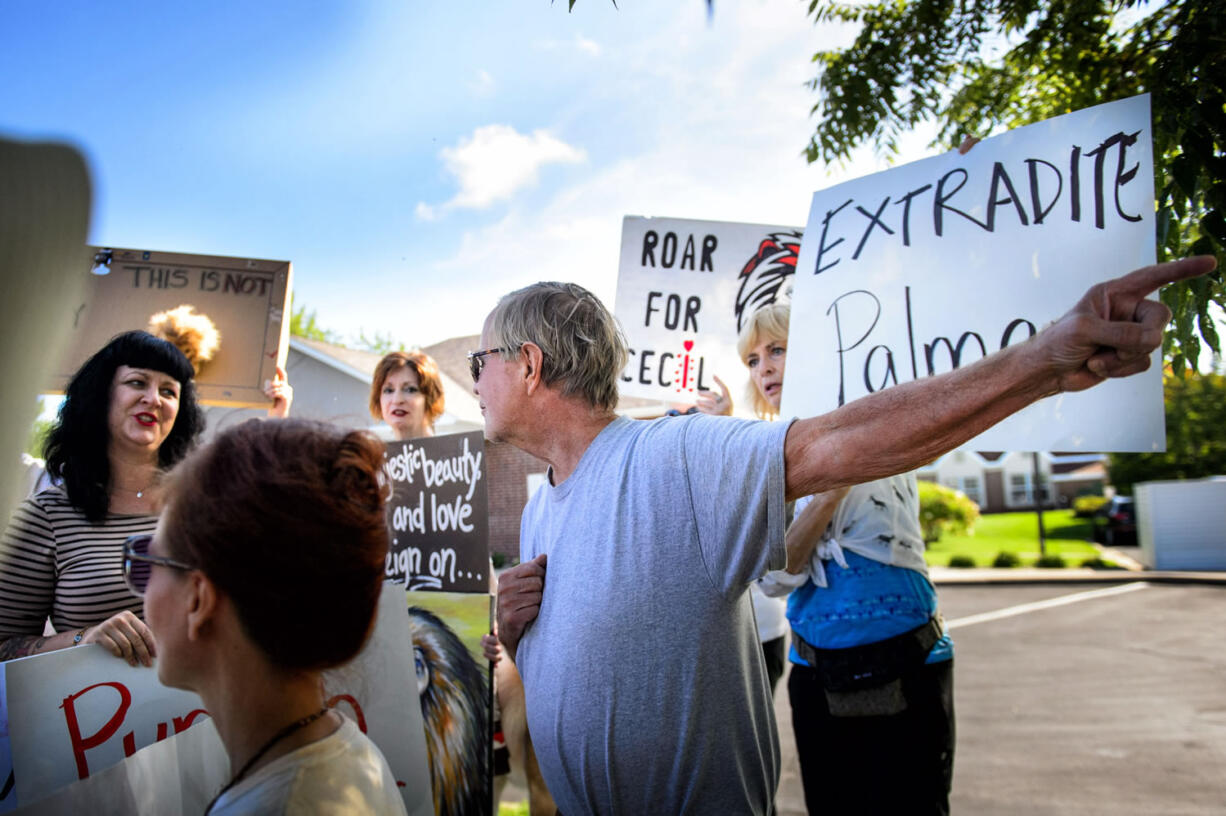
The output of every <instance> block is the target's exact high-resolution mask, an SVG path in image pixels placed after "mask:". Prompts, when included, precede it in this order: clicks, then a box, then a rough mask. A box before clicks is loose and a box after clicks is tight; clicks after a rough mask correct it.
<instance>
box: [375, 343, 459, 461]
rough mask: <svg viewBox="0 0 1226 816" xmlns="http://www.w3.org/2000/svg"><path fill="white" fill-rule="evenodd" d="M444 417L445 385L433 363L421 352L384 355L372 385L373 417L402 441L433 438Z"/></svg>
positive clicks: (376, 369) (398, 352) (431, 359)
mask: <svg viewBox="0 0 1226 816" xmlns="http://www.w3.org/2000/svg"><path fill="white" fill-rule="evenodd" d="M442 414H443V381H442V378H441V377H440V376H439V373H438V364H437V363H435V362H434V359H433V358H432V357H431V356H430V355H428V354H424V353H423V352H420V351H393V352H391V353H390V354H387V355H384V357H383V359H382V360H380V361H379V364H378V365H377V366H375V376H374V378H373V379H372V380H371V383H370V415H371V416H372V417H374V418H375V419H381V420H383V421H384V422H385V423H387V426H388V427H389V428H391V429H392V435H393V436H394V437H395V438H396V439H398V440H401V439H416V438H417V437H421V436H433V435H434V421H435V420H436V419H438V418H439V417H440V416H442Z"/></svg>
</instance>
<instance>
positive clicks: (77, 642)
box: [72, 626, 89, 646]
mask: <svg viewBox="0 0 1226 816" xmlns="http://www.w3.org/2000/svg"><path fill="white" fill-rule="evenodd" d="M88 628H89V627H88V626H86V627H85V629H88ZM85 629H82V630H81V631H80V632H77V633H76V634H75V635H73V638H72V645H73V646H79V645H80V644H81V638H83V637H85Z"/></svg>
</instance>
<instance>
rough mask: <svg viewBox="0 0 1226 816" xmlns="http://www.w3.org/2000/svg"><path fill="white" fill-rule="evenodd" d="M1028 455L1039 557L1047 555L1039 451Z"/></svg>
mask: <svg viewBox="0 0 1226 816" xmlns="http://www.w3.org/2000/svg"><path fill="white" fill-rule="evenodd" d="M1030 456H1031V464H1032V465H1033V468H1034V476H1033V477H1032V478H1031V486H1030V489H1031V490H1032V491H1034V512H1035V514H1036V515H1037V516H1038V517H1039V557H1040V558H1043V557H1045V556H1046V555H1047V531H1046V530H1045V529H1044V528H1043V489H1042V482H1041V481H1040V480H1039V452H1038V451H1033V452H1031V454H1030Z"/></svg>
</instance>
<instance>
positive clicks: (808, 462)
mask: <svg viewBox="0 0 1226 816" xmlns="http://www.w3.org/2000/svg"><path fill="white" fill-rule="evenodd" d="M1214 266H1216V261H1215V260H1214V259H1213V258H1212V257H1209V256H1200V257H1194V258H1185V259H1184V260H1181V261H1172V262H1170V263H1164V264H1157V265H1154V266H1147V267H1143V268H1141V269H1138V270H1136V271H1134V272H1131V273H1129V274H1127V275H1124V276H1123V277H1120V278H1116V279H1114V280H1110V281H1106V282H1104V283H1100V284H1095V285H1094V286H1092V287H1091V288H1090V289H1089V291H1088V292H1086V294H1085V295H1084V296H1083V297H1082V298H1081V299H1080V300H1079V301H1078V302H1077V305H1076V306H1074V307H1073V309H1072V310H1071V311H1069V312H1068V314H1066V315H1065V316H1064V317H1062V318H1061V319H1060V320H1058V321H1056V323H1054V324H1053V325H1051V326H1050V327H1048V328H1047V329H1046V330H1044V331H1043V332H1041V333H1040V334H1039V335H1038V336H1037V337H1035V338H1034V339H1033V340H1032V341H1030V342H1027V343H1025V344H1022V345H1015V346H1010V347H1008V348H1006V349H1003V350H1001V351H999V352H997V353H996V354H992V355H990V356H988V357H985V358H983V359H982V360H979V361H977V362H975V363H973V364H972V365H970V366H966V367H963V368H959V369H956V370H954V371H950V372H947V373H945V374H940V375H937V376H935V377H928V378H925V379H922V380H914V381H912V382H909V383H903V384H901V385H898V386H895V387H893V388H889V389H886V390H885V391H879V392H877V393H874V394H870V395H868V396H867V397H863V398H861V399H858V400H856V401H855V402H852V403H849V404H847V405H845V406H843V407H842V408H839V409H838V410H836V411H831V412H830V413H828V414H823V415H821V416H817V417H813V418H810V419H802V420H798V421H797V422H795V423H793V425H792V427H791V428H790V429H789V431H788V435H787V441H786V443H785V448H784V460H785V462H786V467H787V496H788V497H789V498H795V497H799V496H804V495H808V494H811V493H818V492H822V491H826V490H830V489H832V488H835V487H841V486H843V485H847V484H857V483H861V482H867V481H872V480H873V479H879V478H882V477H883V476H887V475H890V474H892V473H901V472H903V471H907V470H913V469H915V468H917V467H919V466H921V465H923V464H925V463H927V462H930V461H932V460H933V459H935V458H936V457H938V456H940V455H941V454H943V453H945V452H947V451H950V450H953V449H954V448H956V447H958V446H959V445H961V444H963V443H965V442H966V441H967V440H969V439H972V438H973V437H975V436H976V435H977V434H979V433H981V432H982V431H983V430H985V429H987V428H990V427H991V426H992V425H994V424H996V423H997V422H1000V421H1001V420H1003V419H1005V418H1006V417H1008V416H1010V415H1011V414H1013V413H1015V412H1017V411H1020V410H1022V409H1023V408H1025V407H1026V406H1028V405H1030V404H1031V403H1033V402H1035V401H1036V400H1039V399H1042V398H1044V397H1046V396H1049V395H1052V394H1055V393H1057V392H1059V391H1081V390H1085V389H1087V388H1090V387H1091V386H1094V385H1097V384H1099V383H1101V382H1103V381H1104V380H1106V379H1108V378H1117V377H1127V376H1131V375H1133V374H1137V373H1139V372H1142V371H1145V370H1146V369H1147V368H1149V364H1150V358H1149V355H1150V354H1151V353H1152V352H1153V351H1154V350H1155V349H1157V348H1158V346H1160V345H1161V344H1162V329H1163V327H1164V326H1165V325H1166V322H1167V320H1169V319H1170V311H1169V310H1168V309H1167V308H1166V307H1165V306H1163V305H1162V304H1160V303H1158V302H1157V301H1150V300H1145V299H1144V298H1145V296H1146V295H1148V294H1150V293H1151V292H1153V291H1154V290H1155V289H1157V288H1158V287H1159V286H1162V285H1163V284H1165V283H1171V282H1173V281H1177V280H1185V279H1188V278H1194V277H1197V276H1199V275H1204V274H1206V273H1208V272H1210V271H1211V270H1212V269H1213V268H1214Z"/></svg>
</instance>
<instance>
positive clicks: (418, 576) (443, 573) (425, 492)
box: [383, 431, 489, 594]
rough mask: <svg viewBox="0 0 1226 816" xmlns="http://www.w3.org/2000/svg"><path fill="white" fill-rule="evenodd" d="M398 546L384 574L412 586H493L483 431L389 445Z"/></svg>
mask: <svg viewBox="0 0 1226 816" xmlns="http://www.w3.org/2000/svg"><path fill="white" fill-rule="evenodd" d="M383 470H384V472H385V473H386V474H387V478H388V481H389V483H390V484H391V485H392V490H393V494H392V500H391V501H390V502H389V503H388V509H387V512H388V525H389V528H390V530H389V532H390V534H391V547H390V549H389V551H388V555H387V567H386V569H385V571H384V574H385V575H386V577H387V578H388V579H389V580H392V581H397V582H400V583H403V584H405V585H406V586H407V587H408V588H409V589H410V590H415V589H426V590H438V591H444V592H480V593H482V594H484V593H486V592H488V591H489V505H488V503H487V498H486V497H487V488H486V484H485V443H484V439H483V435H482V432H481V431H472V432H470V433H462V434H448V435H446V436H430V437H421V438H419V439H410V440H406V441H403V442H389V443H388V444H387V453H386V461H385V462H384V464H383Z"/></svg>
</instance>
